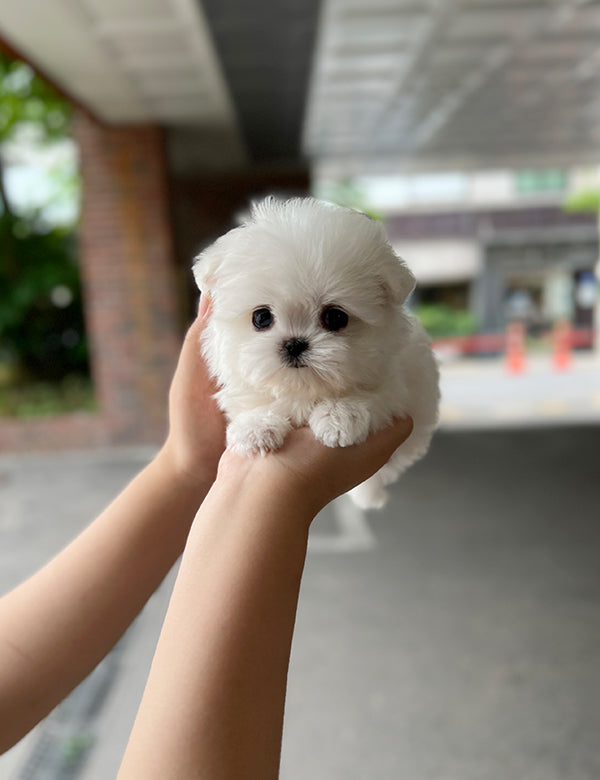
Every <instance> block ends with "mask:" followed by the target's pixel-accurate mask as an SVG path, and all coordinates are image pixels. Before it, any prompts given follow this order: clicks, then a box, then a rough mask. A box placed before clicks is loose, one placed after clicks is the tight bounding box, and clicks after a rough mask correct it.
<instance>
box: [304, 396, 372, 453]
mask: <svg viewBox="0 0 600 780" xmlns="http://www.w3.org/2000/svg"><path fill="white" fill-rule="evenodd" d="M309 425H310V427H311V429H312V432H313V433H314V434H315V436H316V437H317V439H319V441H322V442H323V444H326V445H327V446H328V447H348V446H350V445H351V444H358V443H359V442H361V441H364V440H365V439H366V438H367V436H368V435H369V428H370V425H371V413H370V412H369V408H368V406H367V404H366V403H365V402H364V401H357V400H352V401H350V400H339V401H324V402H323V403H322V404H319V405H318V406H316V407H315V408H314V410H313V412H312V414H311V416H310V419H309Z"/></svg>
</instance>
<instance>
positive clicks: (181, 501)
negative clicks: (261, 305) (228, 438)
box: [0, 312, 225, 752]
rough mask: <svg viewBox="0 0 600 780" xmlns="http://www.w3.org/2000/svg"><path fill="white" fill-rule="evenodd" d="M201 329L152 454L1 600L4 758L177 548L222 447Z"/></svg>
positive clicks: (196, 329)
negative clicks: (74, 536) (48, 559)
mask: <svg viewBox="0 0 600 780" xmlns="http://www.w3.org/2000/svg"><path fill="white" fill-rule="evenodd" d="M203 313H204V312H203ZM202 327H203V320H202V319H201V318H200V317H199V318H198V319H197V321H196V322H195V323H194V324H193V326H192V327H191V328H190V331H189V333H188V335H187V337H186V341H185V343H184V346H183V348H182V351H181V355H180V360H179V364H178V367H177V370H176V372H175V376H174V379H173V383H172V386H171V393H170V429H169V435H168V437H167V441H166V442H165V444H164V446H163V447H162V448H161V450H160V452H159V453H158V455H157V456H156V457H155V458H154V459H153V460H152V462H151V463H150V464H149V465H148V466H147V467H146V468H145V469H144V470H143V471H142V472H141V473H140V474H139V475H138V476H137V477H136V478H135V479H134V480H133V481H132V482H131V483H130V484H129V485H128V486H127V487H126V488H125V490H124V491H123V492H122V493H121V494H120V495H119V496H118V497H117V498H116V499H115V501H114V502H113V503H112V504H111V505H110V506H109V507H108V508H107V509H106V510H105V511H104V512H102V514H101V515H99V517H98V518H97V519H96V520H95V521H94V522H93V523H91V525H90V526H88V528H86V529H85V530H84V531H83V532H82V533H81V534H80V535H79V536H78V537H77V539H75V540H74V541H73V542H72V543H71V544H70V545H69V546H68V547H66V548H65V549H64V550H63V551H62V552H60V553H59V554H58V555H57V556H56V557H55V558H54V559H53V560H52V561H51V562H50V563H49V564H47V565H46V566H45V567H44V568H43V569H41V570H40V571H39V572H37V573H36V574H34V575H33V576H32V577H31V578H30V579H29V580H27V581H26V582H24V583H23V584H22V585H20V586H19V587H17V588H16V589H15V590H13V591H12V592H10V593H9V594H7V595H6V596H4V598H2V599H1V600H0V752H2V751H3V750H6V749H7V748H8V747H10V746H11V745H12V744H14V743H15V742H16V741H17V740H18V739H20V738H21V737H22V736H23V735H24V734H25V733H26V732H27V731H28V730H29V729H31V728H32V727H33V726H34V725H35V724H36V723H37V722H38V721H39V720H40V719H41V718H42V717H44V716H45V715H46V714H47V713H48V712H49V711H50V710H51V709H52V708H53V707H54V706H55V705H56V704H58V702H59V701H60V700H61V699H63V698H64V697H65V696H66V695H67V694H68V693H69V692H70V691H71V690H72V688H74V687H75V686H76V685H77V684H78V683H79V682H80V681H81V680H82V679H83V678H84V677H85V676H86V675H87V674H88V673H89V672H90V671H91V670H92V669H93V668H94V666H95V665H96V664H97V663H98V662H99V661H100V660H101V659H102V658H103V657H104V655H106V653H107V652H108V651H109V650H110V649H111V648H112V647H113V645H114V644H115V643H116V642H117V640H118V639H119V637H120V636H121V635H122V633H123V632H124V631H125V629H126V628H127V626H128V625H129V624H130V623H131V621H132V620H133V619H134V618H135V616H136V615H137V614H138V612H139V611H140V609H141V608H142V606H143V605H144V604H145V602H146V601H147V599H148V597H149V596H150V595H151V594H152V593H153V591H154V590H155V589H156V587H157V586H158V585H159V583H160V582H161V581H162V579H163V577H164V576H165V575H166V573H167V572H168V570H169V569H170V568H171V566H172V565H173V563H174V562H175V560H176V559H177V557H178V556H179V555H180V554H181V551H182V550H183V547H184V544H185V540H186V537H187V534H188V532H189V528H190V525H191V522H192V520H193V517H194V515H195V513H196V511H197V509H198V506H199V505H200V503H201V502H202V500H203V498H204V496H205V495H206V493H207V492H208V489H209V488H210V485H211V484H212V482H213V480H214V476H215V474H216V469H217V463H218V460H219V457H220V455H221V453H222V451H223V447H224V430H225V426H224V422H223V419H222V417H221V415H220V414H219V412H218V410H217V409H216V406H215V405H214V402H213V401H212V399H211V394H212V392H213V391H214V388H213V387H212V384H211V382H210V380H209V378H208V376H207V374H206V371H205V368H204V365H203V363H202V361H201V360H199V357H198V353H199V348H198V339H199V336H200V332H201V329H202Z"/></svg>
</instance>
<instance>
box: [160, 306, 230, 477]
mask: <svg viewBox="0 0 600 780" xmlns="http://www.w3.org/2000/svg"><path fill="white" fill-rule="evenodd" d="M209 314H210V301H209V299H208V297H207V296H204V295H203V296H202V298H201V300H200V306H199V308H198V316H197V318H196V319H195V321H194V322H193V323H192V325H191V326H190V328H189V330H188V332H187V334H186V337H185V340H184V342H183V346H182V348H181V353H180V355H179V361H178V364H177V368H176V370H175V374H174V376H173V381H172V383H171V389H170V392H169V434H168V436H167V440H166V442H165V444H164V446H163V448H162V450H161V457H163V458H164V457H166V458H167V459H168V460H169V462H170V464H171V465H172V467H173V468H174V469H175V471H176V473H177V474H179V475H180V476H182V477H184V478H185V479H186V480H190V481H191V482H192V484H193V483H194V482H198V483H201V484H203V485H206V484H211V483H212V482H213V481H214V478H215V476H216V473H217V466H218V463H219V458H220V457H221V455H222V453H223V450H224V449H225V428H226V423H225V418H224V416H223V414H222V412H221V411H220V409H219V408H218V406H217V403H216V402H215V400H214V398H213V394H214V393H215V392H216V390H217V388H216V385H215V384H214V382H213V380H212V379H211V377H210V376H209V374H208V370H207V368H206V364H205V362H204V360H203V358H202V355H201V353H200V337H201V335H202V331H203V329H204V327H205V326H206V322H207V319H208V316H209Z"/></svg>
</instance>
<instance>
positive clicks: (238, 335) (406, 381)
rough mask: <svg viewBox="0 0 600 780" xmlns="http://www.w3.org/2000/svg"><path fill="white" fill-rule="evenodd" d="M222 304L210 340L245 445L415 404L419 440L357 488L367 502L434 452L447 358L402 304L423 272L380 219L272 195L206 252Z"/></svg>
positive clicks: (361, 422)
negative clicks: (442, 362) (438, 355)
mask: <svg viewBox="0 0 600 780" xmlns="http://www.w3.org/2000/svg"><path fill="white" fill-rule="evenodd" d="M193 270H194V276H195V279H196V282H197V284H198V287H199V288H200V290H201V292H202V294H203V295H204V294H208V295H209V296H210V298H211V301H212V314H211V316H210V319H209V322H208V324H207V327H206V328H205V331H204V335H203V339H202V352H203V354H204V357H205V359H206V361H207V364H208V368H209V371H210V373H211V374H212V376H213V377H214V378H215V379H216V382H217V384H218V386H219V390H218V392H217V394H216V399H217V402H218V404H219V407H220V408H221V409H222V411H223V412H224V413H225V415H226V417H227V420H228V427H227V443H228V445H229V446H231V447H233V448H234V449H235V450H237V451H238V452H241V453H244V454H248V455H250V454H254V453H261V454H264V453H266V452H269V451H271V450H276V449H278V448H279V447H281V446H282V444H283V440H284V438H285V436H286V434H287V433H288V431H290V429H291V428H294V427H299V426H304V425H308V426H310V428H311V429H312V431H313V433H314V435H315V436H316V438H317V439H319V440H320V441H321V442H323V443H324V444H326V445H327V446H329V447H338V446H339V447H346V446H348V445H350V444H355V443H357V442H361V441H363V440H364V439H366V438H367V436H368V434H369V432H370V431H374V430H377V429H379V428H382V427H384V426H386V425H388V424H389V423H390V422H391V420H392V418H393V417H402V416H406V415H410V417H412V419H413V423H414V428H413V431H412V433H411V435H410V437H409V438H408V439H407V441H406V442H405V443H404V444H402V446H401V447H399V448H398V449H397V450H396V452H395V453H394V454H393V455H392V457H391V458H390V460H389V461H388V462H387V463H386V465H385V466H383V468H381V469H380V470H379V471H378V472H377V473H376V474H375V475H374V476H372V477H371V478H370V479H368V480H367V481H366V482H363V483H362V484H361V485H359V486H358V487H356V488H354V490H352V491H351V492H350V495H351V497H352V498H353V500H354V501H355V503H356V504H358V505H359V506H361V507H363V508H370V507H380V506H383V504H384V503H385V501H386V498H387V492H386V490H385V486H386V485H389V484H390V483H392V482H393V481H394V480H395V479H396V478H397V477H398V476H399V475H400V474H401V473H402V472H403V471H404V470H405V469H406V468H408V466H410V465H411V464H412V463H414V462H415V461H416V460H418V459H419V458H420V457H422V456H423V455H424V454H425V452H426V450H427V448H428V446H429V442H430V440H431V437H432V435H433V432H434V429H435V427H436V422H437V410H438V401H439V391H438V369H437V365H436V361H435V358H434V356H433V353H432V351H431V348H430V346H429V342H428V338H427V335H426V334H425V332H424V331H423V329H422V328H421V327H420V325H419V324H418V322H417V321H416V320H415V319H414V317H412V316H411V315H410V314H409V313H408V312H407V310H406V309H405V308H404V306H403V304H404V302H405V300H406V298H407V296H408V295H409V294H410V292H411V291H412V289H413V287H414V283H415V280H414V277H413V275H412V274H411V272H410V271H409V269H408V268H407V266H406V265H405V263H404V262H403V261H402V260H401V259H400V258H399V257H398V256H397V255H396V254H395V253H394V251H393V249H392V247H391V246H390V244H389V243H388V241H387V239H386V236H385V231H384V228H383V226H382V225H381V223H379V222H377V221H375V220H373V219H370V218H369V217H367V216H365V215H364V214H361V213H359V212H356V211H353V210H351V209H347V208H341V207H339V206H333V205H330V204H327V203H323V202H321V201H318V200H314V199H313V198H294V199H291V200H277V199H275V198H267V199H266V200H264V201H262V202H260V203H258V204H255V205H254V206H253V207H252V211H251V214H250V216H249V218H248V219H247V220H246V221H245V222H244V223H243V224H242V225H241V226H239V227H236V228H234V229H233V230H230V231H229V232H228V233H226V234H225V235H224V236H222V237H221V238H219V239H218V240H217V241H216V242H215V243H214V244H212V245H211V246H209V247H208V248H207V249H205V250H204V251H203V252H202V253H201V254H200V255H199V256H198V257H197V258H196V262H195V264H194V269H193Z"/></svg>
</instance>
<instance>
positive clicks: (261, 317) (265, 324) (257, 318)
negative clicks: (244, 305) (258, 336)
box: [252, 306, 275, 330]
mask: <svg viewBox="0 0 600 780" xmlns="http://www.w3.org/2000/svg"><path fill="white" fill-rule="evenodd" d="M274 321H275V318H274V317H273V312H272V311H271V309H267V307H266V306H263V307H262V308H260V309H256V310H255V311H253V312H252V324H253V325H254V327H255V328H256V330H266V329H267V328H270V327H271V325H272V324H273V322H274Z"/></svg>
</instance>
